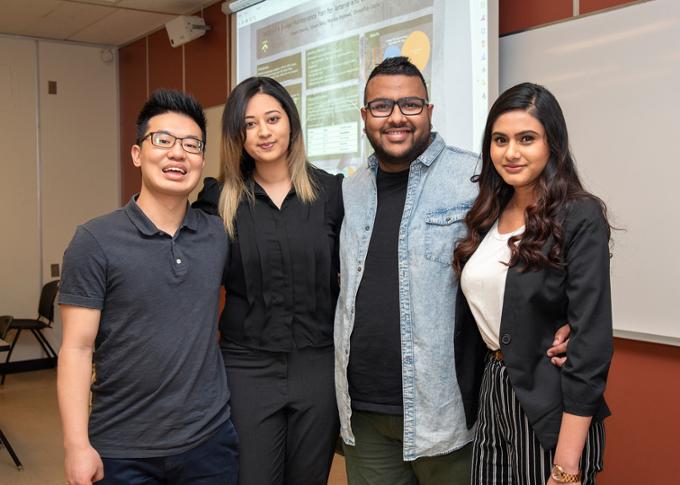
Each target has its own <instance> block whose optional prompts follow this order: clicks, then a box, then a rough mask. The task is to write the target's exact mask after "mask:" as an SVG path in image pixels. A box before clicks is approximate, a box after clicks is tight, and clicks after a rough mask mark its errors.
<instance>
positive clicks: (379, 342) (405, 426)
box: [335, 57, 569, 485]
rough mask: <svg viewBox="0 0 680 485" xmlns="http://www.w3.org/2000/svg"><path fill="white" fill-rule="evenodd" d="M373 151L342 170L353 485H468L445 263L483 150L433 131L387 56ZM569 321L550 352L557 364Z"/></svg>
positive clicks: (348, 449) (344, 364) (421, 89)
mask: <svg viewBox="0 0 680 485" xmlns="http://www.w3.org/2000/svg"><path fill="white" fill-rule="evenodd" d="M364 105H365V106H364V107H363V108H361V114H362V117H363V119H364V125H365V130H366V136H367V137H368V139H369V141H370V143H371V145H372V146H373V149H374V150H375V154H374V155H372V156H371V157H369V159H368V164H367V166H366V167H362V168H361V169H359V170H358V171H357V173H356V174H354V175H353V176H352V177H350V178H348V179H345V182H344V184H343V197H344V204H345V219H344V222H343V226H342V230H341V233H340V272H341V275H342V276H341V283H340V296H339V298H338V306H337V311H336V315H335V382H336V394H337V401H338V409H339V411H340V425H341V434H342V438H343V441H344V450H345V458H346V463H347V475H348V478H349V483H350V485H402V484H403V485H407V484H408V485H413V484H419V485H441V484H444V483H445V484H450V485H457V484H468V483H469V481H470V476H469V473H470V459H471V446H470V443H471V441H472V430H469V429H467V426H466V423H465V415H464V412H463V404H462V401H461V393H460V389H459V386H458V382H457V380H456V372H455V360H454V350H453V332H454V314H455V305H456V290H457V285H458V281H457V279H456V277H455V275H454V272H453V268H452V266H451V261H452V259H453V248H454V245H455V242H456V241H457V240H458V239H459V238H460V237H461V236H462V235H463V232H464V231H465V228H464V223H463V219H464V217H465V214H466V212H467V211H468V209H469V208H470V206H471V205H472V202H473V201H474V199H475V197H476V195H477V185H476V184H474V183H473V182H471V180H470V178H471V177H472V176H473V175H474V173H475V167H476V165H477V160H478V157H477V155H476V154H474V153H470V152H466V151H463V150H460V149H457V148H453V147H447V146H446V144H445V143H444V140H443V139H442V137H441V136H439V135H438V134H437V133H434V132H432V131H431V124H430V123H431V119H432V109H433V106H432V105H431V104H429V103H428V101H427V87H426V86H425V81H424V79H423V77H422V74H421V73H420V71H418V69H417V68H416V67H415V66H414V65H413V64H411V63H410V62H409V61H408V59H407V58H405V57H394V58H390V59H386V60H385V61H383V62H382V63H381V64H380V65H378V66H377V67H376V68H375V69H374V70H373V72H372V73H371V74H370V76H369V78H368V82H367V84H366V90H365V92H364ZM568 334H569V327H568V325H565V326H563V327H562V328H561V329H559V330H558V332H557V333H556V334H555V341H554V342H553V345H554V347H551V348H550V349H547V354H548V356H550V357H552V362H553V364H555V365H558V366H561V365H562V364H563V363H564V361H565V357H559V356H558V355H559V354H562V353H564V352H565V351H566V342H565V341H564V340H565V339H566V337H567V336H568Z"/></svg>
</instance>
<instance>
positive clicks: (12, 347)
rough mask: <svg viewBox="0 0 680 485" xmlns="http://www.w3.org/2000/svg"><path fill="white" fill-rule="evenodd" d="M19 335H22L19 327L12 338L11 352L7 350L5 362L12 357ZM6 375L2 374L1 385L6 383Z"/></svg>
mask: <svg viewBox="0 0 680 485" xmlns="http://www.w3.org/2000/svg"><path fill="white" fill-rule="evenodd" d="M19 335H21V329H20V328H17V329H16V333H15V334H14V338H13V339H12V344H11V345H10V346H9V352H7V358H6V359H5V364H6V363H8V362H9V358H10V357H12V352H14V347H15V346H16V344H17V340H19ZM5 376H6V374H3V375H2V378H0V386H1V385H3V384H4V383H5Z"/></svg>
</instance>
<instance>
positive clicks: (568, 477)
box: [550, 464, 581, 483]
mask: <svg viewBox="0 0 680 485" xmlns="http://www.w3.org/2000/svg"><path fill="white" fill-rule="evenodd" d="M550 476H551V477H552V479H553V480H555V481H556V482H557V483H576V482H580V481H581V472H578V473H566V472H565V471H564V469H563V468H562V467H561V466H559V465H555V464H553V467H552V470H551V471H550Z"/></svg>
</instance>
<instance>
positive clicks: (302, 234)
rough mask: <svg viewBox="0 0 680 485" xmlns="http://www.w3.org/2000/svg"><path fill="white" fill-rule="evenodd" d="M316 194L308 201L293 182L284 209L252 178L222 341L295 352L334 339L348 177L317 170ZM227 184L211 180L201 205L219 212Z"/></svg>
mask: <svg viewBox="0 0 680 485" xmlns="http://www.w3.org/2000/svg"><path fill="white" fill-rule="evenodd" d="M310 175H311V179H312V182H313V184H314V185H315V187H316V188H317V197H316V199H315V200H314V201H313V202H312V203H311V204H306V203H304V202H302V201H301V200H300V199H299V198H298V197H297V194H296V193H295V188H292V189H291V191H290V192H289V193H288V195H287V196H286V198H285V199H284V201H283V203H282V204H281V208H280V209H279V208H278V207H276V205H275V204H274V203H273V202H272V201H271V199H270V198H269V196H268V195H267V193H266V192H265V191H264V189H262V187H261V186H260V185H259V184H257V182H255V181H254V180H253V179H252V177H250V178H248V179H247V180H246V184H248V185H249V186H250V188H251V189H252V192H253V195H254V198H253V199H250V198H249V197H244V198H243V200H241V202H240V204H239V206H238V209H237V211H236V218H235V223H236V233H235V236H234V237H233V238H230V239H229V244H230V245H231V248H230V249H231V251H230V253H229V254H230V258H229V259H228V260H227V262H226V265H225V268H224V275H223V279H222V283H223V285H224V288H225V290H226V295H227V296H226V305H225V307H224V310H223V312H222V316H221V318H220V331H221V333H222V340H223V341H227V342H231V343H235V344H238V345H241V346H244V347H249V348H253V349H259V350H266V351H273V352H288V351H292V350H294V349H301V348H305V347H326V346H330V345H333V319H334V314H335V304H336V301H337V298H338V292H339V283H338V272H339V270H340V262H339V256H338V236H339V233H340V226H341V224H342V218H343V215H344V210H343V204H342V176H341V175H335V176H334V175H330V174H328V173H326V172H324V171H323V170H319V169H317V168H311V169H310ZM221 190H222V184H221V183H220V182H218V181H217V180H215V179H214V178H206V179H205V181H204V186H203V190H202V191H201V193H200V194H199V196H198V200H197V201H196V202H195V203H194V205H193V206H194V207H197V208H199V209H202V210H204V211H206V212H208V213H210V214H218V203H219V198H220V193H221Z"/></svg>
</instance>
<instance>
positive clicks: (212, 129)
mask: <svg viewBox="0 0 680 485" xmlns="http://www.w3.org/2000/svg"><path fill="white" fill-rule="evenodd" d="M223 110H224V105H223V104H221V105H219V106H213V107H212V108H208V109H206V110H205V117H206V119H207V122H208V126H207V129H206V136H207V139H208V142H207V143H206V146H205V167H203V177H215V178H218V177H219V176H220V146H221V145H220V143H221V142H220V139H221V133H222V111H223ZM202 187H203V182H201V183H200V184H198V187H196V189H194V191H193V192H192V193H191V195H190V196H189V199H190V200H191V201H194V200H196V196H198V193H199V192H200V190H201V188H202Z"/></svg>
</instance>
